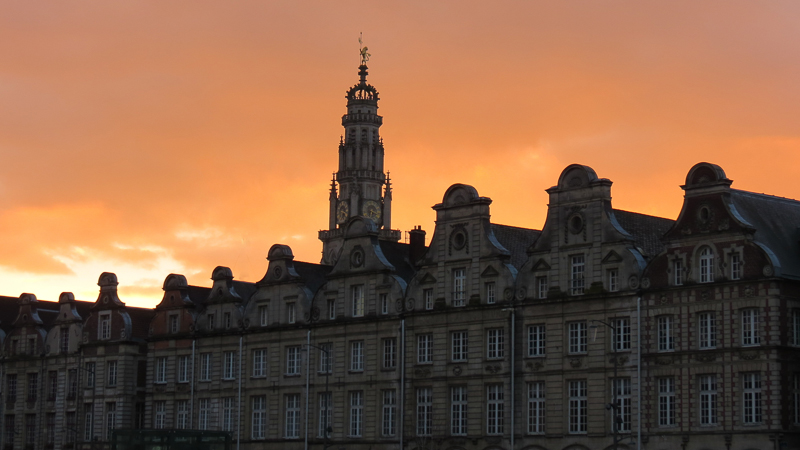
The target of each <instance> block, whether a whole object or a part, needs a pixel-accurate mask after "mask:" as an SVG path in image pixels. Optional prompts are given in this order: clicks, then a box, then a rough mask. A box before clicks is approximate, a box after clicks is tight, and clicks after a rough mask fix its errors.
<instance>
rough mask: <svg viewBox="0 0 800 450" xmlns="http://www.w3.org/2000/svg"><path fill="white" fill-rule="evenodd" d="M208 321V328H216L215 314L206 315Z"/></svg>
mask: <svg viewBox="0 0 800 450" xmlns="http://www.w3.org/2000/svg"><path fill="white" fill-rule="evenodd" d="M206 322H207V323H208V329H209V330H213V329H214V314H208V315H206Z"/></svg>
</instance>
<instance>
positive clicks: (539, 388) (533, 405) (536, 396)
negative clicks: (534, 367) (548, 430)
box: [528, 381, 545, 434]
mask: <svg viewBox="0 0 800 450" xmlns="http://www.w3.org/2000/svg"><path fill="white" fill-rule="evenodd" d="M544 418H545V405H544V381H534V382H531V383H528V434H543V433H544Z"/></svg>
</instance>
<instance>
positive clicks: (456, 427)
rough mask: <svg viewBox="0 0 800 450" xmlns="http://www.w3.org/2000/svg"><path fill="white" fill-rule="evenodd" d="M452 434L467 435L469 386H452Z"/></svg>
mask: <svg viewBox="0 0 800 450" xmlns="http://www.w3.org/2000/svg"><path fill="white" fill-rule="evenodd" d="M450 434H451V435H453V436H466V435H467V387H466V386H453V387H451V388H450Z"/></svg>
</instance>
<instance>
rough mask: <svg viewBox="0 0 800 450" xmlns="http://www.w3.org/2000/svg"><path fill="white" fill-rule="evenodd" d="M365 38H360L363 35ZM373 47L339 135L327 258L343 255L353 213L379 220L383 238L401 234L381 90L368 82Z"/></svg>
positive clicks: (324, 235) (325, 238)
mask: <svg viewBox="0 0 800 450" xmlns="http://www.w3.org/2000/svg"><path fill="white" fill-rule="evenodd" d="M359 41H360V39H359ZM368 60H369V53H367V47H362V48H361V65H360V66H359V67H358V76H359V82H358V84H356V85H355V86H353V87H351V88H350V89H349V90H348V91H347V95H346V96H345V98H347V112H346V113H345V114H344V115H343V116H342V126H343V127H344V136H342V137H341V138H340V140H339V170H338V172H336V173H335V174H334V175H333V180H331V190H330V197H329V201H330V207H329V212H328V214H329V217H328V229H327V230H321V231H320V232H319V239H320V240H321V241H322V264H333V263H334V262H336V259H338V256H339V251H340V249H341V244H342V241H343V238H344V230H343V229H342V228H341V227H342V226H343V225H344V224H345V222H347V221H348V220H349V219H350V218H351V217H356V216H363V217H367V218H369V219H371V220H372V221H373V222H375V224H376V225H377V226H378V229H379V230H380V231H379V233H380V234H379V238H380V239H381V240H391V241H395V242H397V241H399V240H400V231H399V230H392V229H391V225H392V187H391V181H390V179H389V176H388V174H386V173H384V171H383V156H384V151H383V139H381V137H380V133H379V129H380V127H381V125H382V124H383V117H381V116H379V115H378V91H377V90H376V89H375V88H374V87H373V86H372V85H370V84H368V83H367V75H368V72H367V61H368Z"/></svg>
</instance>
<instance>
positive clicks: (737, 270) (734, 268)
mask: <svg viewBox="0 0 800 450" xmlns="http://www.w3.org/2000/svg"><path fill="white" fill-rule="evenodd" d="M740 278H742V258H741V257H740V256H739V253H738V252H733V253H731V280H738V279H740Z"/></svg>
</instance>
